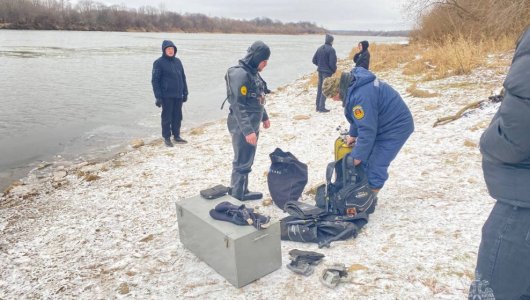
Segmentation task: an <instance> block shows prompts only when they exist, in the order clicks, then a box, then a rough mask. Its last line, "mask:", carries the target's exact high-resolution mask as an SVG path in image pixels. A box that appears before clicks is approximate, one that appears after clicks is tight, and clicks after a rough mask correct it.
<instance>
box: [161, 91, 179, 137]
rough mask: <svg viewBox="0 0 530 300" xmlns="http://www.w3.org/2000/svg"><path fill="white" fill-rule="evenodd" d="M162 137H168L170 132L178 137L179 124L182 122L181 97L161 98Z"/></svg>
mask: <svg viewBox="0 0 530 300" xmlns="http://www.w3.org/2000/svg"><path fill="white" fill-rule="evenodd" d="M161 117H162V137H163V138H165V139H168V138H170V137H171V134H173V136H175V137H180V125H181V124H182V99H180V98H163V99H162V114H161Z"/></svg>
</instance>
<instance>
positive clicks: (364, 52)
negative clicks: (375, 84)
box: [353, 41, 370, 70]
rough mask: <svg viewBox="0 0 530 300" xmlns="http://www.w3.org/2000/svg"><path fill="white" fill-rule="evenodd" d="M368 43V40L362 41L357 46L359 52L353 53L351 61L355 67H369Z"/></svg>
mask: <svg viewBox="0 0 530 300" xmlns="http://www.w3.org/2000/svg"><path fill="white" fill-rule="evenodd" d="M369 45H370V44H369V43H368V41H362V42H360V43H359V45H358V46H357V47H358V48H359V52H357V53H355V55H354V56H353V62H354V63H355V66H356V67H363V68H365V69H366V70H368V69H369V67H370V52H368V46H369Z"/></svg>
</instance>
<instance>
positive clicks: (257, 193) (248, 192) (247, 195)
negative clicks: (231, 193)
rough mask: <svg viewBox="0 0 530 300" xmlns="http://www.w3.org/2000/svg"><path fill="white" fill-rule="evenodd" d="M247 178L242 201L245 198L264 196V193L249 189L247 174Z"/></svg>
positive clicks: (252, 198) (254, 198) (255, 198)
mask: <svg viewBox="0 0 530 300" xmlns="http://www.w3.org/2000/svg"><path fill="white" fill-rule="evenodd" d="M246 177H247V178H246V180H245V194H244V195H243V199H240V200H241V201H245V200H259V199H261V198H263V194H262V193H260V192H251V191H249V190H248V176H246Z"/></svg>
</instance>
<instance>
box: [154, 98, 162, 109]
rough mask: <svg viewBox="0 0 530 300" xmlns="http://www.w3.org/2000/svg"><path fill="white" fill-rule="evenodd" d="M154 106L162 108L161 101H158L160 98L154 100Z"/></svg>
mask: <svg viewBox="0 0 530 300" xmlns="http://www.w3.org/2000/svg"><path fill="white" fill-rule="evenodd" d="M155 105H156V106H157V107H160V106H162V99H160V98H156V101H155Z"/></svg>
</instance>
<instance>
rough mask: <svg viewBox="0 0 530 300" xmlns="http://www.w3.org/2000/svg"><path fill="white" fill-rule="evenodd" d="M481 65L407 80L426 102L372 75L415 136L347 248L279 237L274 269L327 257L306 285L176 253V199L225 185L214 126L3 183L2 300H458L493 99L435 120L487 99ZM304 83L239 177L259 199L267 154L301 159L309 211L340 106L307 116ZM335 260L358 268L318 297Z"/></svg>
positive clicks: (310, 106)
mask: <svg viewBox="0 0 530 300" xmlns="http://www.w3.org/2000/svg"><path fill="white" fill-rule="evenodd" d="M492 59H495V60H497V59H502V60H503V61H506V64H505V66H506V67H499V68H498V69H486V68H485V69H480V70H476V71H475V72H474V73H473V74H471V75H469V76H457V77H451V78H447V79H443V80H438V81H430V82H418V88H421V89H427V90H430V91H436V92H438V93H439V94H440V95H439V96H437V97H433V98H413V97H410V96H409V95H408V94H407V93H406V92H405V89H406V88H407V87H408V86H410V85H411V83H412V82H413V80H414V78H410V77H405V76H403V75H401V72H400V71H399V70H393V71H391V72H384V73H379V74H377V75H378V76H379V78H380V79H382V80H385V81H387V82H389V83H390V84H391V85H393V86H394V87H395V88H396V89H397V90H398V91H399V92H400V93H401V94H402V95H403V97H404V99H405V101H406V102H407V104H408V105H409V107H410V109H411V111H412V113H413V116H414V118H415V124H416V131H415V132H414V134H413V135H412V136H411V138H410V139H409V141H408V142H407V144H406V145H405V147H404V148H403V150H402V151H401V153H400V154H399V155H398V157H397V159H396V160H395V161H394V163H393V164H392V166H391V168H390V179H389V181H388V182H387V184H386V186H385V188H384V189H383V190H382V191H381V193H380V196H379V205H378V207H377V209H376V211H375V213H374V214H373V215H372V217H371V218H370V223H369V224H368V225H367V226H366V227H365V228H364V229H363V231H362V232H361V234H360V235H359V236H358V237H357V238H356V239H352V240H348V241H344V242H336V243H333V244H332V247H331V248H330V249H318V248H317V246H316V245H313V244H301V243H294V242H282V258H283V264H284V265H285V264H286V263H288V262H289V260H288V251H289V250H291V249H293V248H298V249H307V250H314V251H319V252H321V253H324V254H325V255H326V257H325V259H324V262H323V263H322V264H320V265H319V266H317V267H316V270H315V273H314V274H313V275H311V276H310V277H303V276H299V275H296V274H294V273H292V272H291V271H289V270H288V269H287V268H285V267H282V268H281V269H280V270H278V271H276V272H274V273H272V274H270V275H268V276H265V277H264V278H261V279H259V280H258V281H256V282H254V283H251V284H249V285H247V286H245V287H243V288H241V289H236V288H234V287H233V286H232V285H230V284H229V283H228V282H227V281H225V280H224V279H223V278H222V277H221V276H220V275H218V274H217V273H216V272H215V271H213V270H212V269H211V268H210V267H208V266H207V265H206V264H205V263H203V262H201V261H200V260H199V259H197V258H196V257H195V256H194V255H193V254H191V253H190V252H189V251H187V250H185V249H183V247H182V245H181V244H180V242H179V238H178V228H177V223H176V221H177V219H176V213H175V205H174V203H175V201H178V200H179V199H184V198H187V197H191V196H195V195H197V194H198V191H199V190H200V189H202V188H205V187H209V186H212V185H215V184H228V183H229V177H230V170H231V158H232V148H231V144H230V137H229V135H228V132H227V130H226V125H225V119H223V120H219V121H217V122H213V123H209V124H205V125H204V126H202V127H199V128H195V129H192V130H190V131H189V132H187V134H185V135H184V138H186V139H188V140H189V141H190V143H189V144H187V145H177V146H176V147H174V148H166V147H164V146H163V145H162V143H161V142H160V141H157V142H155V143H152V144H148V145H145V146H140V147H138V148H134V149H133V148H131V151H129V152H127V153H122V154H121V155H118V156H117V157H116V158H114V159H111V160H109V161H106V162H103V163H96V164H91V163H84V164H80V165H76V166H71V167H66V168H61V169H57V170H54V172H53V173H54V176H52V177H47V178H40V179H39V178H37V176H35V174H30V175H29V176H28V177H26V178H24V179H23V180H22V181H21V182H20V183H19V184H15V185H14V186H12V187H11V188H10V190H9V191H8V192H7V193H6V194H4V195H3V196H2V198H0V232H1V234H0V265H1V266H2V268H1V270H0V298H1V299H19V298H74V297H75V298H78V297H79V296H81V298H115V297H118V298H121V297H132V298H142V299H145V298H176V299H189V298H196V299H245V298H252V299H298V298H302V297H305V298H306V299H321V298H323V297H328V298H333V299H337V298H339V297H341V298H346V299H358V298H363V299H432V298H440V299H455V298H464V297H465V296H466V295H467V289H468V286H469V283H470V281H471V280H472V278H473V270H474V266H475V259H476V254H477V250H478V245H479V241H480V229H481V226H482V224H483V223H484V221H485V219H486V217H487V214H488V213H489V210H490V208H491V206H492V204H493V203H494V201H493V199H491V198H490V197H489V196H488V194H487V191H486V187H485V185H484V182H483V178H482V171H481V168H480V154H479V151H478V147H477V144H478V139H479V137H480V134H481V133H482V131H483V130H484V128H485V127H486V126H487V124H488V123H489V120H490V119H491V117H492V115H493V114H494V113H495V111H496V109H497V108H498V104H492V103H487V104H485V105H484V106H483V107H482V108H481V109H476V110H472V111H471V112H470V113H468V114H466V115H465V116H464V117H463V118H461V119H459V120H456V121H454V122H452V123H449V124H446V125H442V126H438V127H435V128H433V127H432V124H433V123H434V121H435V120H436V119H437V118H438V117H442V116H447V115H452V114H454V113H456V112H457V111H458V110H459V109H460V108H461V107H463V106H464V105H465V104H467V103H470V102H473V101H476V100H481V99H486V98H487V97H488V96H490V95H491V93H492V91H496V90H498V88H499V87H500V86H501V84H502V81H503V79H504V76H505V73H506V70H507V66H508V64H509V57H507V56H503V57H494V58H492ZM309 78H310V76H305V77H303V78H301V79H299V80H297V81H295V82H293V83H292V84H290V85H288V86H285V87H282V88H279V89H277V90H276V91H274V93H273V94H272V95H271V96H269V98H268V103H267V110H268V112H269V116H270V118H271V128H270V129H268V130H263V131H262V133H261V135H260V141H259V145H258V152H257V156H256V160H255V164H254V167H253V172H252V173H251V176H250V188H251V190H257V191H263V192H265V198H269V195H268V189H267V182H266V172H267V170H268V167H269V166H270V160H269V157H268V154H269V153H270V152H272V151H273V150H274V149H275V148H276V147H280V148H282V149H283V150H285V151H290V152H292V153H293V154H294V155H296V156H297V157H298V158H299V159H300V160H301V161H303V162H305V163H307V164H308V168H309V183H308V185H307V186H306V189H305V192H304V194H303V196H302V201H304V202H307V203H311V204H313V203H314V195H313V194H312V193H311V192H310V190H311V189H312V188H313V187H315V186H317V185H318V184H319V183H321V182H323V181H324V176H325V166H326V164H327V163H328V162H329V161H331V160H332V159H333V140H334V139H335V138H336V136H337V132H336V131H335V128H336V127H337V126H338V125H346V124H347V122H346V120H345V118H344V116H343V112H342V107H341V106H340V103H338V102H332V101H331V100H328V103H327V106H328V108H331V112H330V113H328V114H320V113H316V112H315V111H314V101H315V100H314V98H315V93H316V91H315V88H313V87H310V86H309V84H308V81H309ZM216 105H217V104H216ZM249 205H251V206H259V208H258V210H259V211H260V212H262V213H264V214H267V215H270V216H272V217H273V219H275V220H279V219H280V218H282V217H283V216H284V214H283V213H282V212H281V211H280V210H279V209H278V208H276V207H275V206H266V207H264V206H263V205H262V202H261V201H254V202H249ZM334 262H337V263H339V262H340V263H344V264H346V265H347V266H352V265H362V266H355V267H354V268H352V271H351V272H350V275H349V281H350V282H348V283H345V284H341V285H340V286H339V287H338V288H337V289H335V290H329V289H328V288H326V287H324V286H323V285H322V284H321V283H320V282H319V280H318V276H319V275H320V273H321V271H322V269H324V268H325V267H326V266H328V265H330V264H332V263H334ZM353 269H355V270H353Z"/></svg>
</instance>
